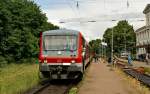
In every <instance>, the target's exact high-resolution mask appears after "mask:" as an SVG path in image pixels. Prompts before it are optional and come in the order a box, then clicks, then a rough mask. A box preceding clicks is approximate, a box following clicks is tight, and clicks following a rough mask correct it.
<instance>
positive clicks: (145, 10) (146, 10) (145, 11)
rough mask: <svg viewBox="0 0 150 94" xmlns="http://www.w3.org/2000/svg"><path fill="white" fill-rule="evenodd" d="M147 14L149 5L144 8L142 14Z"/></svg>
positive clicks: (149, 8)
mask: <svg viewBox="0 0 150 94" xmlns="http://www.w3.org/2000/svg"><path fill="white" fill-rule="evenodd" d="M148 12H150V4H147V6H146V7H145V9H144V11H143V13H144V14H146V13H148Z"/></svg>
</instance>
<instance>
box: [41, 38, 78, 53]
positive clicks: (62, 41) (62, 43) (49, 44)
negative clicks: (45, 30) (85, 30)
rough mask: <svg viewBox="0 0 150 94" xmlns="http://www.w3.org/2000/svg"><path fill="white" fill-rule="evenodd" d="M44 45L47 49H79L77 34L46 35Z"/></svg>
mask: <svg viewBox="0 0 150 94" xmlns="http://www.w3.org/2000/svg"><path fill="white" fill-rule="evenodd" d="M43 46H45V50H63V51H71V50H76V49H77V36H75V35H53V36H52V35H46V36H45V37H44V41H43Z"/></svg>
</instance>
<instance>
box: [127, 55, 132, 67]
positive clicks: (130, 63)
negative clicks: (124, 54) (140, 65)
mask: <svg viewBox="0 0 150 94" xmlns="http://www.w3.org/2000/svg"><path fill="white" fill-rule="evenodd" d="M128 65H130V66H132V59H131V55H130V54H128Z"/></svg>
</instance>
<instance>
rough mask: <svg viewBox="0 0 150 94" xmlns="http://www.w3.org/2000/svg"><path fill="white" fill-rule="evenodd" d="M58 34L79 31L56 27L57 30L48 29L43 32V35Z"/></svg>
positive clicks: (71, 33) (77, 32) (70, 33)
mask: <svg viewBox="0 0 150 94" xmlns="http://www.w3.org/2000/svg"><path fill="white" fill-rule="evenodd" d="M59 34H63V35H66V34H67V35H68V34H69V35H78V34H79V31H76V30H70V29H57V30H49V31H45V32H43V35H59Z"/></svg>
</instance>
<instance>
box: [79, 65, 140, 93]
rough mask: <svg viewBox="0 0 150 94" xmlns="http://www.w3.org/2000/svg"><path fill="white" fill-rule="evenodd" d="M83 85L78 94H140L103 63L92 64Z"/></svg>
mask: <svg viewBox="0 0 150 94" xmlns="http://www.w3.org/2000/svg"><path fill="white" fill-rule="evenodd" d="M81 83H82V84H81V86H80V88H79V92H78V94H139V92H137V91H136V90H135V89H134V88H133V87H132V86H130V85H129V84H127V83H126V82H125V81H124V78H123V77H122V76H120V75H119V74H118V73H116V72H115V70H111V69H110V67H108V66H107V63H102V62H92V63H91V65H90V66H89V67H88V69H87V72H86V74H85V77H84V79H83V81H82V82H81Z"/></svg>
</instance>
